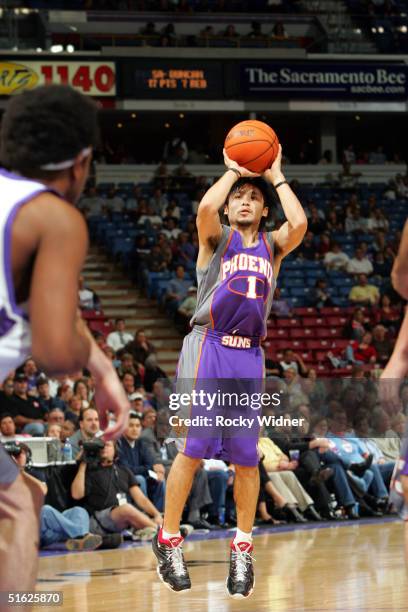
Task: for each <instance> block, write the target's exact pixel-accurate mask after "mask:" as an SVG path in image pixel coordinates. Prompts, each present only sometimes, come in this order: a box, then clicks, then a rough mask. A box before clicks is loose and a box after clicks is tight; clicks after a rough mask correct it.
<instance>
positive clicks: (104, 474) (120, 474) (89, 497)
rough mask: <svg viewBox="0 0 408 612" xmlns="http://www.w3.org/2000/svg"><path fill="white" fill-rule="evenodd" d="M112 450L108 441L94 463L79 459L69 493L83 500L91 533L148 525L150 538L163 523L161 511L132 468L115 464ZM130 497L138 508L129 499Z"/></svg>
mask: <svg viewBox="0 0 408 612" xmlns="http://www.w3.org/2000/svg"><path fill="white" fill-rule="evenodd" d="M115 453H116V449H115V443H114V442H113V441H109V442H106V443H105V446H104V448H103V449H102V450H101V451H100V461H99V463H98V465H97V466H94V467H92V468H90V467H89V466H88V465H87V464H86V463H85V462H84V461H81V463H80V465H79V469H78V472H77V475H76V476H75V478H74V480H73V482H72V485H71V495H72V497H73V499H75V500H83V504H84V506H85V508H86V510H87V511H88V512H89V514H90V516H91V520H90V530H91V532H92V533H99V534H100V535H105V534H107V533H120V532H121V531H122V530H123V529H126V528H128V527H132V528H133V530H135V533H136V534H137V532H139V534H140V535H142V534H141V533H140V530H141V529H142V528H146V527H149V528H150V529H149V530H146V531H145V533H146V535H148V537H149V538H150V539H151V538H152V537H153V536H154V534H155V533H156V528H157V525H161V523H162V518H161V514H160V513H159V511H158V510H157V508H155V507H154V506H153V504H152V503H151V502H150V500H149V499H148V498H147V497H146V496H145V495H144V494H143V492H142V491H141V489H140V487H139V486H138V484H137V481H136V478H135V477H134V476H133V474H132V473H131V471H130V470H129V469H127V468H125V467H122V466H120V465H116V463H115ZM129 499H131V500H132V502H133V503H134V504H136V505H137V506H139V507H140V508H141V510H139V509H138V508H136V507H135V506H134V505H133V504H132V503H129V501H128V500H129ZM147 532H148V534H147Z"/></svg>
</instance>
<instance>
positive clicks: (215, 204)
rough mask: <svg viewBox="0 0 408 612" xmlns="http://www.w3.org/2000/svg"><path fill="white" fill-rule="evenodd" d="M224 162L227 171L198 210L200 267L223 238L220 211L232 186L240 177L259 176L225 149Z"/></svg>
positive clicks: (211, 188) (205, 196)
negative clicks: (243, 165) (232, 157)
mask: <svg viewBox="0 0 408 612" xmlns="http://www.w3.org/2000/svg"><path fill="white" fill-rule="evenodd" d="M224 162H225V165H226V166H227V171H226V172H225V173H224V174H223V176H222V177H221V178H219V179H218V181H217V182H216V183H214V185H213V186H212V187H210V189H209V190H208V191H207V192H206V194H205V195H204V197H203V199H202V200H201V202H200V204H199V207H198V211H197V231H198V239H199V244H200V252H199V256H198V262H197V263H198V266H199V267H203V265H202V262H203V259H205V258H206V256H208V255H209V256H211V255H212V254H213V252H214V248H215V246H216V245H217V243H218V242H219V240H220V238H221V234H222V226H221V221H220V217H219V211H220V208H221V207H222V206H224V204H225V201H226V199H227V196H228V194H229V192H230V190H231V188H232V186H233V185H234V184H235V183H236V182H237V180H238V179H239V178H240V177H245V176H248V177H250V176H252V177H254V176H258V175H257V174H255V173H254V172H251V171H250V170H247V169H246V168H241V167H240V166H239V165H238V164H237V163H236V162H234V161H233V160H231V159H229V157H228V155H227V154H226V152H225V151H224ZM200 260H201V261H200Z"/></svg>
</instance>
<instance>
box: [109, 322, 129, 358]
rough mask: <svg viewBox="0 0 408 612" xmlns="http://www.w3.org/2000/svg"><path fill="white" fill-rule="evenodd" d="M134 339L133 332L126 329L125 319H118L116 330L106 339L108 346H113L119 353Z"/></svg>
mask: <svg viewBox="0 0 408 612" xmlns="http://www.w3.org/2000/svg"><path fill="white" fill-rule="evenodd" d="M132 340H133V336H132V334H130V333H129V332H127V331H126V322H125V319H116V320H115V331H113V332H111V333H110V334H109V335H108V337H107V339H106V342H107V344H108V346H110V347H112V348H113V350H114V351H115V353H117V352H118V351H120V349H122V348H124V347H125V346H126V345H127V344H128V343H129V342H132Z"/></svg>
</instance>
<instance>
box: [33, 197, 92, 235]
mask: <svg viewBox="0 0 408 612" xmlns="http://www.w3.org/2000/svg"><path fill="white" fill-rule="evenodd" d="M21 212H22V215H24V216H25V217H26V218H27V219H28V220H30V221H32V222H33V224H35V225H37V226H41V227H43V228H52V229H54V230H55V231H67V230H68V231H72V230H78V231H81V230H83V229H84V228H86V223H85V219H84V217H83V215H82V213H81V212H80V211H79V210H78V209H77V208H75V206H74V205H73V204H70V203H69V202H67V201H66V200H64V198H62V197H61V196H59V195H58V194H56V193H54V192H50V191H44V192H42V193H40V194H38V195H36V196H34V197H33V198H32V199H31V200H30V202H27V203H26V205H25V206H24V207H23V209H22V211H21Z"/></svg>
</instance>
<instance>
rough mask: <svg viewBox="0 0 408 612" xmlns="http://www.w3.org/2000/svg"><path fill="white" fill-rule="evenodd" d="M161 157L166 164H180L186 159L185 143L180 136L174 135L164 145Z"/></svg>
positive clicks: (186, 149)
mask: <svg viewBox="0 0 408 612" xmlns="http://www.w3.org/2000/svg"><path fill="white" fill-rule="evenodd" d="M163 159H164V161H165V162H167V163H168V164H181V163H183V162H186V161H187V160H188V147H187V143H186V141H185V140H183V138H181V137H180V136H177V135H174V136H173V138H171V139H170V140H168V141H167V142H166V144H165V145H164V151H163Z"/></svg>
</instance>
